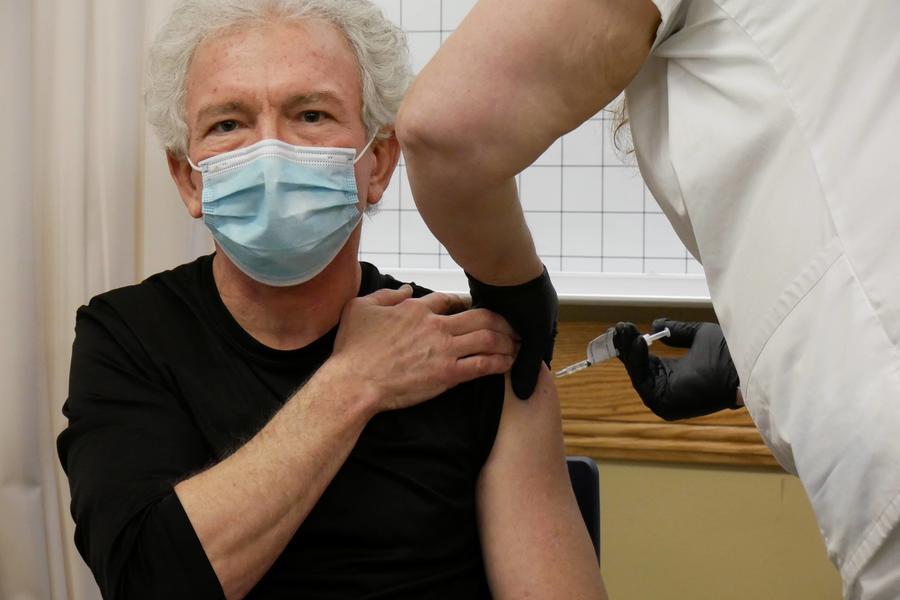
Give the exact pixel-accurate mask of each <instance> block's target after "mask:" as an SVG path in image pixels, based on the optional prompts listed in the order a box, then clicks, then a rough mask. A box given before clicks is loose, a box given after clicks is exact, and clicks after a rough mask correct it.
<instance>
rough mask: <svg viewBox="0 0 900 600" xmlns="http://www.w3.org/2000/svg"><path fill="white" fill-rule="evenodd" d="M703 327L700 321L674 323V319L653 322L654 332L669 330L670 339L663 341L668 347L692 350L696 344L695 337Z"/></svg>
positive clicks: (666, 338)
mask: <svg viewBox="0 0 900 600" xmlns="http://www.w3.org/2000/svg"><path fill="white" fill-rule="evenodd" d="M702 325H703V323H702V322H700V321H673V320H672V319H665V318H662V319H655V320H654V321H653V332H654V333H656V332H658V331H662V330H663V329H665V328H666V327H668V328H669V333H670V334H671V335H669V337H665V338H663V339H662V342H663V343H664V344H665V345H666V346H672V347H673V348H690V347H691V346H692V345H693V343H694V336H695V335H697V331H698V330H699V329H700V327H701V326H702Z"/></svg>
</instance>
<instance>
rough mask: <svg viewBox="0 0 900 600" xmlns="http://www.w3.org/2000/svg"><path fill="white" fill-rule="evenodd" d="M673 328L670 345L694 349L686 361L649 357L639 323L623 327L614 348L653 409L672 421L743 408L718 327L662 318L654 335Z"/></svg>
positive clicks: (633, 381)
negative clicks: (739, 401)
mask: <svg viewBox="0 0 900 600" xmlns="http://www.w3.org/2000/svg"><path fill="white" fill-rule="evenodd" d="M665 327H668V328H669V331H670V332H671V334H672V335H671V336H670V337H668V338H663V339H662V341H663V342H664V343H665V344H666V345H667V346H674V347H676V348H689V350H688V352H687V354H685V355H684V356H683V357H681V358H659V357H657V356H653V355H652V354H649V352H648V350H647V342H646V341H645V340H644V338H643V336H642V335H641V333H640V332H639V331H638V329H637V327H635V326H634V324H633V323H619V324H617V325H616V333H615V336H614V337H613V344H614V345H615V346H616V349H617V350H618V351H619V360H621V361H622V363H623V364H624V365H625V369H626V370H627V371H628V376H629V377H631V384H632V385H633V386H634V389H635V390H637V393H638V394H639V395H640V397H641V400H643V401H644V404H646V405H647V408H649V409H650V410H652V411H653V412H654V413H655V414H657V415H658V416H660V417H662V418H663V419H666V420H667V421H672V420H674V419H687V418H690V417H699V416H701V415H708V414H709V413H713V412H716V411H719V410H722V409H723V408H738V404H737V391H738V384H739V381H738V374H737V370H736V369H735V368H734V363H733V362H732V361H731V353H729V352H728V346H727V345H726V344H725V338H724V337H723V336H722V329H721V328H720V327H719V326H718V325H716V324H715V323H700V322H687V321H670V320H668V319H656V320H655V321H653V332H654V333H655V332H657V331H662V330H663V329H664V328H665Z"/></svg>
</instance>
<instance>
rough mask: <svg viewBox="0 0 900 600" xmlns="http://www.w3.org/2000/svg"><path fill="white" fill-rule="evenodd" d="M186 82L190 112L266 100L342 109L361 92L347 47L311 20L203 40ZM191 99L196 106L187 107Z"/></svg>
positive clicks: (325, 25)
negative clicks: (191, 108) (323, 104)
mask: <svg viewBox="0 0 900 600" xmlns="http://www.w3.org/2000/svg"><path fill="white" fill-rule="evenodd" d="M187 77H188V79H187V88H188V96H189V104H193V105H194V106H193V108H194V109H195V110H203V109H208V108H210V107H211V105H215V106H216V107H220V106H223V105H225V104H244V105H246V104H250V103H252V102H253V101H254V100H256V101H258V100H261V99H262V97H263V96H267V97H269V96H272V95H277V96H278V103H279V104H297V105H302V104H306V103H312V102H320V103H331V104H348V103H354V101H358V97H359V95H360V92H361V90H360V80H359V70H358V63H357V61H356V56H355V54H354V53H353V51H352V49H351V47H350V45H349V43H348V42H347V41H346V39H345V38H344V37H343V35H342V34H341V33H340V32H339V31H338V30H337V28H335V27H334V26H332V25H330V24H328V23H325V22H317V21H310V22H307V21H299V22H288V23H275V24H270V25H264V26H258V27H255V28H252V29H247V30H235V31H228V32H223V33H221V34H219V35H216V36H214V37H212V38H210V39H207V40H204V41H203V42H202V43H201V44H200V45H199V46H198V47H197V50H196V52H195V54H194V59H193V60H192V62H191V66H190V68H189V69H188V73H187ZM192 96H193V99H194V100H195V101H196V102H190V99H191V97H192ZM269 100H270V101H271V100H273V98H269ZM198 105H199V106H198ZM233 108H236V107H233ZM237 108H239V107H237Z"/></svg>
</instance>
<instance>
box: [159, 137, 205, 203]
mask: <svg viewBox="0 0 900 600" xmlns="http://www.w3.org/2000/svg"><path fill="white" fill-rule="evenodd" d="M166 162H168V163H169V175H171V176H172V180H173V181H174V182H175V185H176V187H178V193H179V194H181V201H182V202H184V205H185V206H186V207H187V209H188V212H189V213H190V215H191V216H192V217H194V218H195V219H199V218H200V217H201V216H202V215H203V209H202V202H201V201H202V197H203V184H202V179H201V177H200V174H199V173H197V172H196V171H194V169H193V167H191V165H190V164H189V163H188V161H187V159H186V158H179V157H178V156H176V155H175V153H174V152H173V151H172V150H166ZM195 173H196V174H195Z"/></svg>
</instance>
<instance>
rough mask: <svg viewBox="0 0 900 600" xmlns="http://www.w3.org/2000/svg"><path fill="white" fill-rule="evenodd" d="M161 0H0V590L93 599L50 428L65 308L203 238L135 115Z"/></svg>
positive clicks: (55, 428)
mask: <svg viewBox="0 0 900 600" xmlns="http://www.w3.org/2000/svg"><path fill="white" fill-rule="evenodd" d="M173 1H174V0H128V1H127V2H123V1H122V0H0V115H2V119H3V124H4V127H3V133H4V135H2V137H0V186H2V187H0V197H2V206H3V209H4V210H3V211H2V213H0V272H2V274H3V294H2V295H0V332H2V333H0V336H2V340H3V342H2V345H0V398H2V401H0V409H2V410H0V598H3V599H4V600H25V599H36V600H44V599H50V598H52V599H67V600H86V599H94V598H99V592H98V591H97V588H96V585H95V584H94V580H93V577H92V576H91V574H90V572H89V571H88V570H87V568H86V567H85V566H84V563H83V562H82V560H81V558H80V556H79V555H78V553H77V551H76V550H75V547H74V544H73V541H72V539H73V524H72V521H71V516H70V514H69V497H68V485H67V483H66V479H65V475H64V474H63V473H62V470H61V468H60V466H59V461H58V459H57V457H56V449H55V438H56V435H57V434H58V433H59V431H60V430H61V429H62V428H63V427H64V426H65V421H64V419H63V417H62V414H61V412H60V411H61V407H62V404H63V402H64V400H65V398H66V390H67V379H68V368H69V358H70V351H71V345H72V339H73V334H74V331H73V327H74V318H75V311H76V309H77V308H78V306H80V305H82V304H85V303H87V301H88V300H89V299H90V298H91V296H93V295H95V294H98V293H101V292H103V291H106V290H108V289H111V288H114V287H119V286H122V285H128V284H132V283H135V282H137V281H140V280H141V279H143V278H144V277H146V276H148V275H150V274H152V273H155V272H157V271H160V270H162V269H165V268H171V267H173V266H175V265H178V264H181V263H183V262H185V261H187V260H190V259H191V258H193V257H195V256H197V255H198V254H201V253H204V252H208V251H209V250H210V248H211V245H210V242H209V239H208V236H207V235H206V233H205V231H204V230H203V228H202V226H201V225H200V224H199V223H198V222H196V221H194V220H192V219H190V218H189V217H188V215H187V212H186V210H185V209H184V207H183V205H182V203H181V201H180V200H179V198H178V195H177V192H176V191H175V188H174V186H173V184H172V183H171V182H170V179H169V175H168V171H167V168H166V165H165V159H164V155H163V153H162V151H161V149H160V147H159V144H158V143H157V141H156V139H155V137H154V136H153V134H152V132H150V131H148V130H147V128H146V127H145V124H144V112H143V106H142V84H143V72H144V63H145V54H146V49H147V46H148V44H149V41H150V39H151V38H152V35H153V34H154V32H155V31H156V29H157V28H158V26H159V24H160V22H161V20H162V18H163V17H164V16H165V15H166V14H167V12H168V10H169V9H170V8H171V5H172V4H173Z"/></svg>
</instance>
